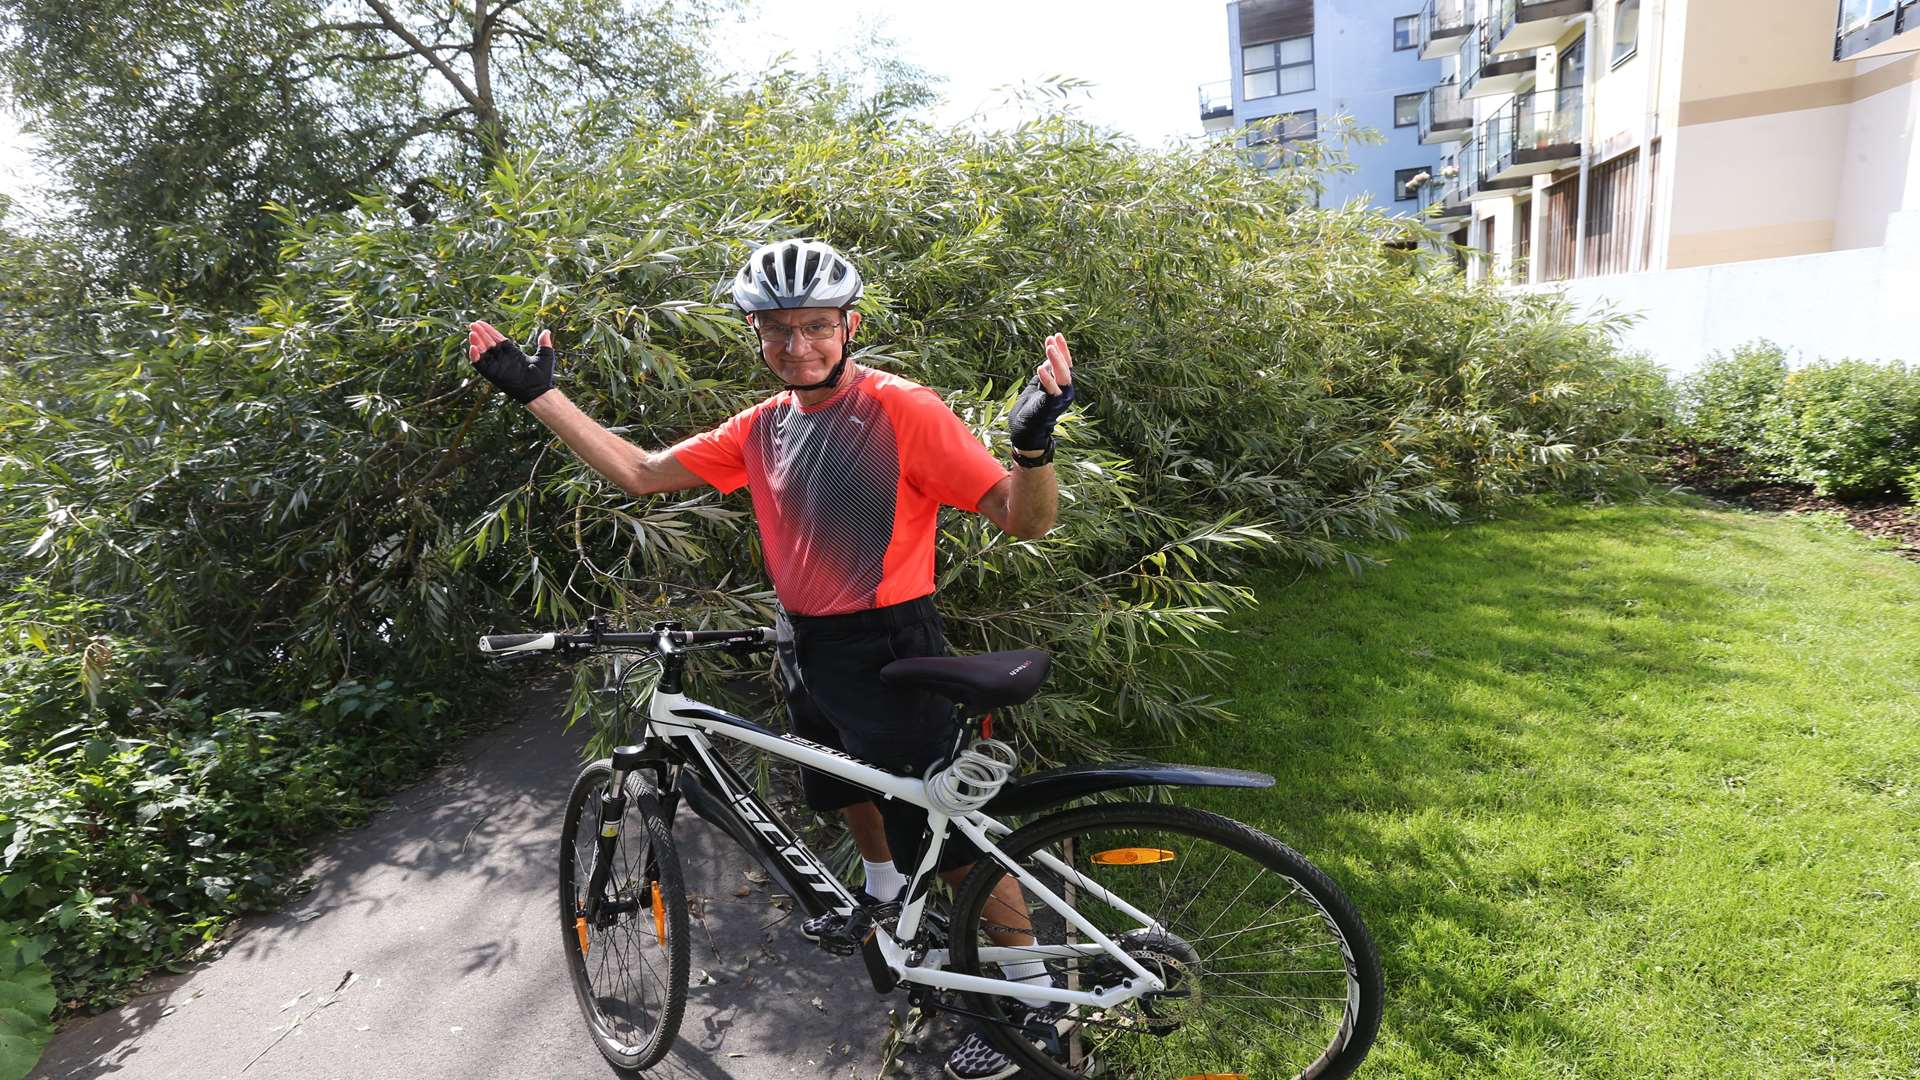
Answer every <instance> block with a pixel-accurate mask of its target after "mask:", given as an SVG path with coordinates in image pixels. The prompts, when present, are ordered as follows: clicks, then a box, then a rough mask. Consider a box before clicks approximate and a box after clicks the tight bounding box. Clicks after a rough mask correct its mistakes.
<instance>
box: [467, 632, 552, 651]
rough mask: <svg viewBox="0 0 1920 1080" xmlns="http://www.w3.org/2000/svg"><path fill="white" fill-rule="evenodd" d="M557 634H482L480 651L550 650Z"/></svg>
mask: <svg viewBox="0 0 1920 1080" xmlns="http://www.w3.org/2000/svg"><path fill="white" fill-rule="evenodd" d="M559 637H560V635H558V634H483V635H481V637H480V651H481V652H483V653H487V654H488V655H491V656H500V655H504V654H512V653H533V652H552V651H553V648H554V646H555V645H556V644H557V643H558V641H559Z"/></svg>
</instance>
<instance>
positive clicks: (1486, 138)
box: [1460, 113, 1533, 202]
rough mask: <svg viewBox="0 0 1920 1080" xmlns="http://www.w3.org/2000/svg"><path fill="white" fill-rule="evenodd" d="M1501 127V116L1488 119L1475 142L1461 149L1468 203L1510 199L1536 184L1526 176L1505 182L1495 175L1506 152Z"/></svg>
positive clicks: (1464, 194) (1462, 170) (1461, 166)
mask: <svg viewBox="0 0 1920 1080" xmlns="http://www.w3.org/2000/svg"><path fill="white" fill-rule="evenodd" d="M1502 115H1504V113H1503V114H1502ZM1500 127H1501V125H1500V123H1499V117H1496V118H1494V119H1493V120H1489V121H1488V122H1486V123H1485V124H1482V125H1480V134H1479V135H1478V136H1477V137H1475V138H1474V140H1473V142H1472V143H1470V144H1469V145H1468V146H1465V147H1462V148H1461V151H1460V179H1461V180H1462V181H1463V183H1464V184H1465V188H1464V191H1463V197H1464V198H1465V199H1466V200H1467V201H1468V202H1490V201H1492V200H1494V199H1506V198H1511V197H1512V196H1513V195H1514V194H1515V193H1516V192H1521V191H1525V190H1527V189H1528V188H1530V187H1532V186H1533V181H1532V180H1530V179H1528V178H1527V177H1524V176H1520V177H1510V178H1507V179H1504V180H1503V179H1501V178H1499V177H1498V176H1495V175H1494V173H1495V171H1496V169H1497V167H1498V165H1499V154H1500V152H1501V150H1502V149H1504V146H1503V144H1502V138H1503V134H1504V133H1503V132H1502V131H1501V130H1500ZM1509 141H1510V140H1509ZM1469 151H1470V152H1469Z"/></svg>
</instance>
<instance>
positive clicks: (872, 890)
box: [860, 858, 907, 903]
mask: <svg viewBox="0 0 1920 1080" xmlns="http://www.w3.org/2000/svg"><path fill="white" fill-rule="evenodd" d="M860 863H861V865H863V866H865V867H866V868H867V886H866V888H867V895H868V896H871V897H873V898H874V899H875V900H879V901H881V902H882V903H885V902H887V901H890V900H893V899H895V898H896V897H898V896H899V895H900V890H902V889H904V888H906V887H907V875H905V874H903V873H901V872H900V868H899V867H897V866H895V865H893V864H892V863H891V862H868V861H867V860H866V859H864V858H863V859H861V860H860Z"/></svg>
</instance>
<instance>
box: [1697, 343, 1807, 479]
mask: <svg viewBox="0 0 1920 1080" xmlns="http://www.w3.org/2000/svg"><path fill="white" fill-rule="evenodd" d="M1786 382H1787V354H1786V352H1785V351H1784V350H1782V349H1781V348H1780V346H1778V345H1775V344H1773V343H1772V342H1770V341H1754V342H1751V343H1749V344H1746V345H1742V346H1740V347H1739V348H1737V349H1735V350H1733V351H1732V352H1731V353H1714V354H1713V355H1711V356H1709V357H1708V358H1707V361H1706V363H1704V364H1702V365H1701V366H1700V370H1698V371H1696V372H1694V373H1693V374H1692V375H1689V376H1688V377H1687V378H1685V379H1683V380H1682V381H1681V383H1680V389H1679V410H1680V414H1681V418H1682V422H1681V432H1682V434H1684V435H1686V436H1688V437H1689V438H1692V439H1693V440H1695V441H1696V442H1699V443H1702V444H1705V445H1707V446H1722V447H1727V448H1729V449H1734V450H1739V451H1742V452H1743V453H1747V454H1753V455H1761V456H1764V454H1765V450H1764V444H1765V438H1764V435H1763V432H1762V424H1763V419H1764V417H1765V414H1766V412H1767V410H1768V409H1769V408H1771V407H1772V405H1773V402H1774V400H1775V399H1776V398H1778V397H1779V395H1780V390H1781V388H1782V387H1784V386H1785V385H1786Z"/></svg>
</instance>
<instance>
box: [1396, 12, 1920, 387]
mask: <svg viewBox="0 0 1920 1080" xmlns="http://www.w3.org/2000/svg"><path fill="white" fill-rule="evenodd" d="M1417 51H1418V55H1420V56H1421V57H1424V58H1427V59H1429V60H1435V61H1438V62H1439V63H1440V64H1441V65H1442V71H1441V74H1440V75H1439V77H1438V79H1437V80H1436V82H1435V84H1434V85H1433V86H1432V87H1430V88H1429V89H1428V92H1427V95H1426V98H1425V100H1424V102H1423V103H1422V105H1421V107H1420V113H1419V117H1420V119H1419V125H1418V128H1417V134H1418V138H1419V139H1420V140H1421V142H1422V143H1423V144H1424V145H1427V146H1430V147H1433V148H1435V149H1436V150H1438V151H1439V152H1440V154H1441V155H1442V157H1441V170H1440V172H1439V173H1438V174H1437V178H1436V182H1435V183H1433V184H1431V185H1429V186H1428V187H1427V188H1426V189H1424V190H1423V191H1422V193H1421V202H1422V203H1423V204H1425V205H1427V206H1429V207H1431V208H1432V209H1431V210H1430V213H1432V214H1433V215H1435V217H1434V221H1435V225H1436V228H1438V229H1440V230H1441V231H1443V232H1444V233H1446V234H1447V235H1449V236H1450V237H1451V238H1452V239H1453V240H1455V241H1456V242H1458V243H1461V244H1463V245H1465V246H1467V247H1470V248H1472V249H1475V250H1477V251H1478V252H1480V253H1481V258H1478V259H1476V260H1473V263H1472V266H1471V269H1470V273H1471V274H1473V275H1474V276H1476V277H1489V276H1490V277H1492V278H1495V279H1497V280H1500V281H1507V282H1514V283H1519V284H1526V285H1532V286H1545V285H1548V284H1550V283H1556V282H1557V283H1565V284H1564V285H1563V286H1562V287H1564V288H1565V289H1566V290H1567V292H1568V293H1569V295H1572V296H1573V297H1575V299H1576V300H1578V301H1580V302H1582V303H1585V304H1588V305H1590V306H1592V307H1594V308H1601V307H1612V308H1615V309H1620V310H1628V311H1634V312H1637V313H1639V314H1640V315H1641V325H1640V326H1639V327H1637V328H1636V329H1635V330H1634V331H1633V332H1631V333H1630V335H1629V342H1630V343H1631V344H1634V345H1637V346H1640V347H1643V348H1647V349H1649V351H1652V352H1654V353H1655V355H1656V356H1659V357H1660V358H1661V359H1662V360H1664V361H1666V362H1668V363H1670V364H1672V365H1673V366H1677V367H1687V366H1691V365H1692V364H1696V363H1698V361H1699V358H1700V356H1701V355H1704V353H1705V352H1706V351H1709V350H1711V349H1717V348H1726V347H1730V346H1731V345H1734V344H1738V343H1739V342H1741V341H1744V340H1748V339H1750V338H1752V337H1755V336H1761V335H1765V336H1769V337H1773V338H1774V339H1776V340H1780V341H1782V342H1784V343H1786V344H1788V345H1790V346H1791V347H1794V348H1797V349H1799V350H1800V351H1802V352H1803V353H1805V354H1807V355H1810V356H1812V355H1825V356H1837V355H1843V354H1850V355H1877V356H1896V355H1902V354H1904V355H1906V356H1908V357H1911V358H1914V359H1920V302H1916V301H1920V297H1916V295H1915V289H1916V287H1920V141H1917V140H1916V139H1915V128H1916V119H1920V0H1426V3H1425V7H1424V8H1423V10H1422V11H1421V14H1420V19H1419V22H1418V44H1417Z"/></svg>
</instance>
